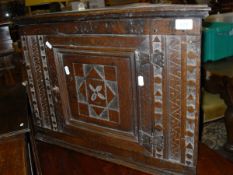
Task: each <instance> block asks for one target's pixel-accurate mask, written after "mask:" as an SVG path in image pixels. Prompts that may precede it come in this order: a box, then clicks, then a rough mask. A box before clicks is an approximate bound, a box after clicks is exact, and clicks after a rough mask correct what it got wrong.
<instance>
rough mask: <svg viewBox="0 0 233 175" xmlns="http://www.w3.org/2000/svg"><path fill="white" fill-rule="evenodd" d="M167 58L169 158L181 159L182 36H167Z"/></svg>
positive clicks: (178, 160)
mask: <svg viewBox="0 0 233 175" xmlns="http://www.w3.org/2000/svg"><path fill="white" fill-rule="evenodd" d="M166 53H167V55H166V58H167V77H168V78H167V84H166V86H167V102H168V103H167V117H168V124H169V125H168V132H167V133H168V138H169V147H168V158H169V159H170V160H173V161H177V162H180V160H181V120H182V118H181V107H182V104H181V100H182V99H181V93H182V89H181V86H182V77H181V37H180V36H167V37H166Z"/></svg>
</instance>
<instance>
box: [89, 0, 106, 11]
mask: <svg viewBox="0 0 233 175" xmlns="http://www.w3.org/2000/svg"><path fill="white" fill-rule="evenodd" d="M104 7H105V1H104V0H89V8H91V9H92V8H104Z"/></svg>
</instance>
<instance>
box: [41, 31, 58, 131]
mask: <svg viewBox="0 0 233 175" xmlns="http://www.w3.org/2000/svg"><path fill="white" fill-rule="evenodd" d="M37 39H38V41H39V50H40V56H41V60H42V67H43V73H44V82H45V89H46V94H47V99H48V105H49V112H50V113H49V115H50V119H51V125H52V130H54V131H57V130H58V126H57V119H56V114H55V109H54V102H53V98H52V88H51V83H50V77H49V72H48V63H47V57H46V53H45V44H44V37H43V36H42V35H38V36H37Z"/></svg>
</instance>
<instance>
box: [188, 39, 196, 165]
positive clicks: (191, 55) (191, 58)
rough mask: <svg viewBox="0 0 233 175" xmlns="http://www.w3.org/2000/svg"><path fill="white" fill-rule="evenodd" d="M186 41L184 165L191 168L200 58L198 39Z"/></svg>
mask: <svg viewBox="0 0 233 175" xmlns="http://www.w3.org/2000/svg"><path fill="white" fill-rule="evenodd" d="M187 41H188V42H189V44H188V45H187V89H186V99H187V101H186V105H187V106H186V128H185V129H186V131H185V133H186V135H185V164H186V165H188V166H193V163H194V162H193V161H194V160H193V155H194V149H195V148H194V147H195V143H194V140H195V139H194V138H195V121H196V114H197V106H196V103H197V99H196V94H197V90H196V86H197V79H198V77H197V66H198V65H197V60H198V59H199V57H200V37H196V36H188V37H187Z"/></svg>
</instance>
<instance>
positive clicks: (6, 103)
mask: <svg viewBox="0 0 233 175" xmlns="http://www.w3.org/2000/svg"><path fill="white" fill-rule="evenodd" d="M27 107H28V106H27V96H26V90H25V87H23V86H22V85H20V84H18V85H16V86H15V87H11V88H7V89H6V88H1V96H0V137H5V136H7V135H15V134H17V133H24V132H27V131H28V130H29V126H28V118H27V117H28V114H27V111H28V109H27Z"/></svg>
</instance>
